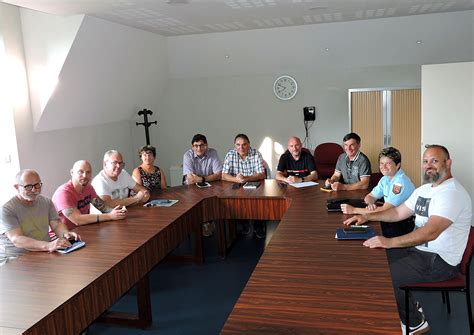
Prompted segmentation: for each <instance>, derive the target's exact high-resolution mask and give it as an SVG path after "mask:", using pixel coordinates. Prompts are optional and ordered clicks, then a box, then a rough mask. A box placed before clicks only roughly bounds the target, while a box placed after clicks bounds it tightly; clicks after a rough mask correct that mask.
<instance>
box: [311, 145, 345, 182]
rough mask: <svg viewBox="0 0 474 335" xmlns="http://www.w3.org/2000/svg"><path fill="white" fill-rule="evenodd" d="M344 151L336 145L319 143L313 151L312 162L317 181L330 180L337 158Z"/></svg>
mask: <svg viewBox="0 0 474 335" xmlns="http://www.w3.org/2000/svg"><path fill="white" fill-rule="evenodd" d="M343 152H344V149H342V147H341V146H340V145H339V144H337V143H329V142H327V143H321V144H320V145H318V146H317V147H316V149H314V162H315V164H316V171H317V172H318V178H319V179H327V178H330V177H331V176H332V175H333V173H334V169H335V168H336V162H337V158H338V157H339V155H340V154H342V153H343Z"/></svg>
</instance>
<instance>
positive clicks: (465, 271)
mask: <svg viewBox="0 0 474 335" xmlns="http://www.w3.org/2000/svg"><path fill="white" fill-rule="evenodd" d="M473 249H474V228H473V227H471V231H470V232H469V238H468V240H467V245H466V249H465V250H464V254H463V256H462V259H461V264H460V273H459V275H458V276H457V277H455V278H453V279H450V280H444V281H440V282H430V283H415V284H410V285H406V286H402V287H400V288H401V289H402V290H404V291H405V306H406V310H405V313H406V318H405V326H406V334H409V308H410V306H409V303H408V300H409V299H408V298H409V295H410V291H441V293H442V295H443V302H444V301H445V302H446V306H447V310H448V313H451V306H450V303H449V292H453V291H454V292H463V293H464V294H465V296H466V306H467V317H468V320H469V330H470V332H471V334H472V333H473V332H474V327H473V325H472V307H471V288H470V286H471V285H470V284H471V282H470V266H471V259H472V252H473ZM445 298H446V299H445Z"/></svg>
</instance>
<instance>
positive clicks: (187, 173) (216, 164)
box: [183, 134, 222, 185]
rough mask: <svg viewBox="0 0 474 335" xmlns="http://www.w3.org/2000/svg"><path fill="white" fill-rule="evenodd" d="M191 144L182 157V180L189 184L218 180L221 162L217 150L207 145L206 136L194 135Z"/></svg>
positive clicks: (220, 173) (220, 172)
mask: <svg viewBox="0 0 474 335" xmlns="http://www.w3.org/2000/svg"><path fill="white" fill-rule="evenodd" d="M191 145H192V146H191V149H189V150H188V151H186V153H185V154H184V157H183V182H184V183H185V184H188V185H191V184H196V183H199V182H206V181H208V182H209V181H216V180H220V179H221V175H222V163H221V161H220V159H219V156H218V155H217V151H216V150H214V149H212V148H209V147H208V145H207V139H206V136H204V135H202V134H196V135H194V136H193V139H192V140H191Z"/></svg>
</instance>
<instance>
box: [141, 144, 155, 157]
mask: <svg viewBox="0 0 474 335" xmlns="http://www.w3.org/2000/svg"><path fill="white" fill-rule="evenodd" d="M145 152H151V153H152V154H153V157H156V148H155V147H154V146H152V145H144V146H143V147H141V148H140V149H138V157H141V156H142V154H143V153H145Z"/></svg>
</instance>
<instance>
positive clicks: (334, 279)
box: [0, 180, 400, 335]
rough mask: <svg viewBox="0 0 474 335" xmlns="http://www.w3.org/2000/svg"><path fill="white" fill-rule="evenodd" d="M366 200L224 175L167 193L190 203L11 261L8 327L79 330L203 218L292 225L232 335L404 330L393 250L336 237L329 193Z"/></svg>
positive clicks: (5, 300) (5, 276)
mask: <svg viewBox="0 0 474 335" xmlns="http://www.w3.org/2000/svg"><path fill="white" fill-rule="evenodd" d="M360 195H361V193H350V192H333V193H325V192H321V191H320V190H319V187H308V188H301V189H296V188H293V187H291V186H284V187H283V186H280V185H279V184H278V183H277V182H276V181H275V180H265V182H264V183H263V185H262V186H260V187H259V188H258V189H256V190H244V189H242V188H240V189H237V190H235V189H232V184H230V183H226V182H216V183H213V186H212V187H211V188H208V189H199V188H197V187H196V186H194V185H192V186H180V187H172V188H169V189H167V190H164V191H161V192H160V194H158V197H159V198H168V199H178V200H179V202H178V203H177V204H175V205H174V206H172V207H169V208H164V207H158V208H144V207H131V208H129V215H128V217H127V219H126V220H123V221H115V222H102V223H99V224H93V225H88V226H82V227H79V228H77V231H78V232H79V233H80V235H81V236H82V238H83V240H84V241H86V243H87V246H86V248H83V249H81V250H78V251H76V252H73V253H71V254H68V255H61V254H58V253H51V254H48V253H40V252H38V253H33V252H31V253H28V254H26V255H24V256H22V257H20V258H18V259H16V260H14V261H12V262H9V263H7V264H6V265H4V266H3V267H0V334H1V335H4V334H21V333H24V334H77V333H79V332H80V331H81V330H82V329H84V328H85V327H87V326H88V325H89V324H90V323H92V322H93V321H94V320H96V319H97V318H98V317H99V316H100V315H101V314H102V313H104V312H105V311H106V310H107V309H108V308H109V307H110V306H111V305H113V304H114V303H115V302H116V301H117V300H118V299H119V298H120V297H121V296H122V295H123V294H124V293H126V292H127V291H128V290H129V289H130V288H131V287H133V286H134V285H136V284H137V283H138V285H139V286H140V285H145V286H146V284H147V273H148V272H149V271H150V270H151V269H152V268H153V267H154V266H155V265H156V264H158V263H159V262H160V261H161V260H162V259H163V258H164V257H165V256H166V255H167V254H169V252H171V251H172V250H173V249H175V248H176V247H177V246H178V245H179V244H180V243H181V242H182V241H183V240H185V239H186V238H187V236H188V235H189V233H191V232H194V231H196V232H200V223H201V222H205V221H209V220H215V219H239V218H242V219H250V218H252V219H266V220H281V222H280V224H279V226H278V229H277V230H276V232H275V234H274V235H273V238H272V240H271V242H270V244H269V245H268V246H267V248H266V250H265V252H264V254H263V255H262V257H261V259H260V261H259V263H258V265H257V267H256V269H255V271H254V272H253V274H252V276H251V278H250V280H249V281H248V283H247V286H246V287H245V289H244V291H243V292H242V294H241V296H240V298H239V300H238V302H237V304H236V305H235V307H234V310H233V311H232V313H231V315H230V316H229V318H228V320H227V322H226V323H225V325H224V328H223V329H222V333H223V334H236V333H239V334H241V333H248V334H347V333H350V334H399V333H400V322H399V319H398V313H397V310H396V303H395V299H394V296H393V291H392V288H391V280H390V272H389V269H388V265H387V260H386V256H385V251H384V250H381V249H372V250H371V249H367V248H365V247H363V246H362V245H361V241H337V240H336V239H335V238H334V234H335V229H336V227H340V226H341V225H342V220H343V218H344V216H343V215H342V214H340V213H328V212H327V211H326V208H325V205H326V199H327V198H329V197H341V196H350V197H357V196H360ZM374 226H375V228H376V229H379V227H377V226H376V225H374ZM148 299H149V298H148ZM143 300H144V301H145V303H146V300H147V299H146V297H145V298H144V299H143ZM148 303H149V302H148ZM150 317H151V316H150ZM149 321H151V319H150V320H149Z"/></svg>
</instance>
